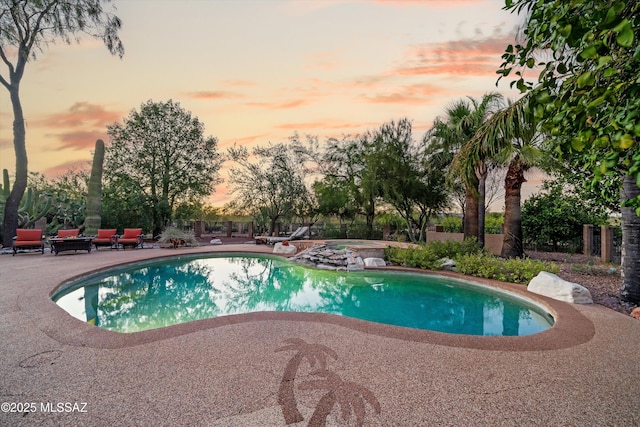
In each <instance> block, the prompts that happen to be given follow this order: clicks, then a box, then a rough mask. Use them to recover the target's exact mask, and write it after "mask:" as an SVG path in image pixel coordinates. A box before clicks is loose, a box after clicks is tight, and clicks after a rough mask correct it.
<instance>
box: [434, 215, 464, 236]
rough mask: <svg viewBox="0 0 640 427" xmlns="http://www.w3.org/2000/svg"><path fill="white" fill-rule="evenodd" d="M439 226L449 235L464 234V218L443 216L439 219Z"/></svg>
mask: <svg viewBox="0 0 640 427" xmlns="http://www.w3.org/2000/svg"><path fill="white" fill-rule="evenodd" d="M437 224H438V225H441V226H442V228H443V230H444V231H445V232H447V233H462V218H461V217H459V216H453V215H447V216H443V217H441V218H439V219H438V221H437Z"/></svg>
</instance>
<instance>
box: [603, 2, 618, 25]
mask: <svg viewBox="0 0 640 427" xmlns="http://www.w3.org/2000/svg"><path fill="white" fill-rule="evenodd" d="M617 17H618V14H617V13H616V10H615V9H614V8H613V6H612V7H610V8H609V10H608V11H607V16H605V18H604V21H603V22H602V26H603V27H604V28H609V25H611V24H612V23H613V22H614V21H615V20H616V18H617Z"/></svg>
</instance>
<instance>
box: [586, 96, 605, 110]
mask: <svg viewBox="0 0 640 427" xmlns="http://www.w3.org/2000/svg"><path fill="white" fill-rule="evenodd" d="M604 101H605V97H604V96H599V97H597V98H596V99H594V100H593V101H591V102H590V103H589V105H587V108H596V107H597V106H599V105H600V104H602V103H603V102H604Z"/></svg>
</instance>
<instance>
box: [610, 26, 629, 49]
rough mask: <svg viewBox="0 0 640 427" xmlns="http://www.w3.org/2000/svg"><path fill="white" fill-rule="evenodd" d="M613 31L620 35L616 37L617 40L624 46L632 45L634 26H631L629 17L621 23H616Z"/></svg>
mask: <svg viewBox="0 0 640 427" xmlns="http://www.w3.org/2000/svg"><path fill="white" fill-rule="evenodd" d="M613 31H615V32H617V33H618V37H616V42H617V43H618V44H619V45H620V46H622V47H631V45H632V44H633V28H632V27H631V22H629V20H628V19H625V20H624V21H622V22H621V23H620V24H618V25H616V27H615V28H614V29H613Z"/></svg>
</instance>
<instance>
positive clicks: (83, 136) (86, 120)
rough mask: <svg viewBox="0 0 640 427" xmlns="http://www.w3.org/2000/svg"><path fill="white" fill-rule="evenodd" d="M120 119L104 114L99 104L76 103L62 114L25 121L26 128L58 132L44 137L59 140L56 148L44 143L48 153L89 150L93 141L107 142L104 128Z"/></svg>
mask: <svg viewBox="0 0 640 427" xmlns="http://www.w3.org/2000/svg"><path fill="white" fill-rule="evenodd" d="M120 117H121V113H119V112H116V111H108V110H106V109H105V108H104V107H103V106H101V105H93V104H89V103H88V102H76V103H75V104H73V105H72V106H71V107H70V108H69V109H68V110H66V111H64V112H62V113H55V114H50V115H48V116H45V117H44V118H41V119H37V120H33V121H29V122H28V125H29V126H34V127H42V128H47V129H48V130H50V131H51V130H59V131H60V132H55V133H53V132H50V133H47V134H46V135H45V136H46V137H47V138H53V139H57V140H58V141H59V143H58V144H57V145H56V144H47V145H48V146H49V149H50V150H53V151H60V150H64V149H67V148H70V149H73V150H90V149H92V148H93V147H94V146H95V142H96V139H103V140H105V141H106V140H107V132H106V128H107V126H108V125H111V124H113V123H114V122H117V121H118V120H119V119H120Z"/></svg>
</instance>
